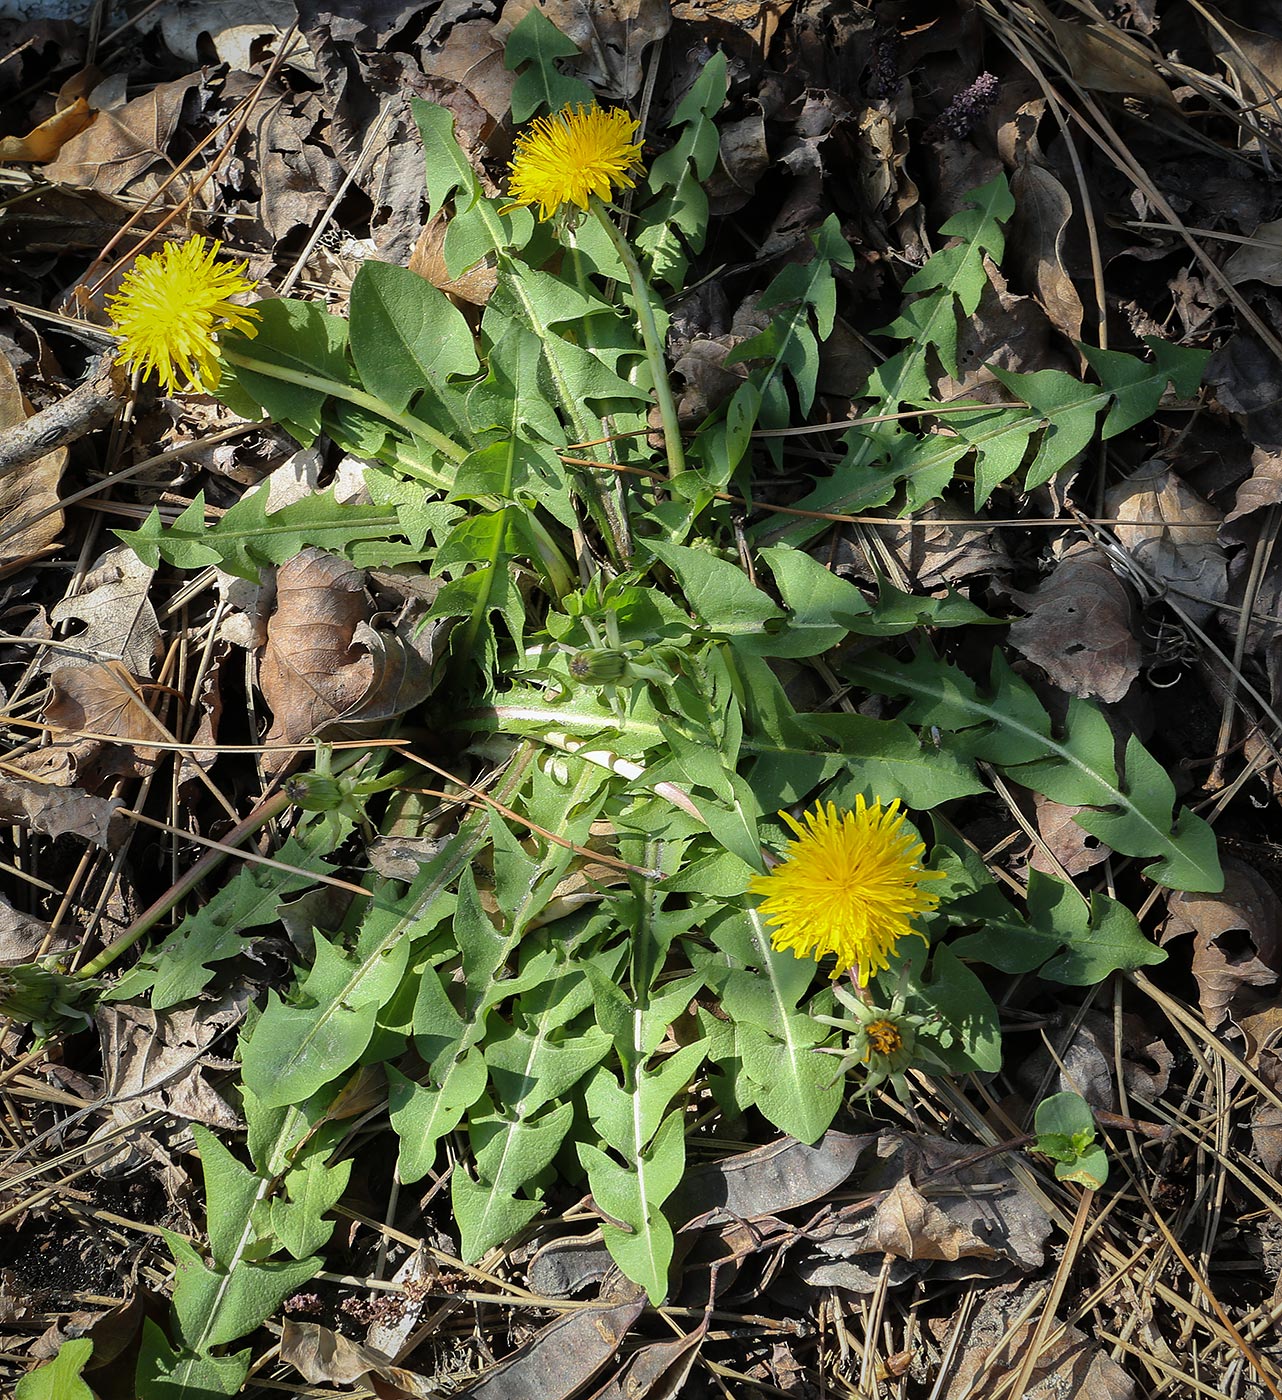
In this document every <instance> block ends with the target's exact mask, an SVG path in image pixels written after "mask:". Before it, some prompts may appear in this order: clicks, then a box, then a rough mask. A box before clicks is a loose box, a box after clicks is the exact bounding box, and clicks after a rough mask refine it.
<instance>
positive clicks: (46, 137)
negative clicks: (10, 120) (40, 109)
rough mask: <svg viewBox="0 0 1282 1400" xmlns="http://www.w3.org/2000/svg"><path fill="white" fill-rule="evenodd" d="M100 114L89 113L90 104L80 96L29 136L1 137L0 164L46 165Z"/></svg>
mask: <svg viewBox="0 0 1282 1400" xmlns="http://www.w3.org/2000/svg"><path fill="white" fill-rule="evenodd" d="M97 115H98V114H97V113H96V112H91V111H90V110H89V104H88V102H86V101H85V99H84V98H83V97H78V98H76V100H75V101H74V102H72V103H71V104H70V105H69V106H67V107H64V108H63V109H62V111H60V112H55V113H54V114H53V116H51V117H48V118H46V119H45V120H44V121H42V122H41V123H40V125H39V126H38V127H36V128H35V129H34V130H32V131H29V132H28V133H27V135H26V136H5V137H3V138H0V164H4V163H6V162H8V161H24V162H26V161H30V162H32V163H34V164H37V165H43V164H44V163H45V162H46V161H50V160H53V158H54V157H55V156H56V155H57V154H58V152H59V151H60V150H62V148H63V146H64V145H66V143H67V142H68V141H70V140H71V138H72V137H73V136H79V135H80V133H81V132H82V131H84V130H85V129H86V128H87V127H88V126H89V125H90V124H91V123H92V121H93V119H94V117H96V116H97Z"/></svg>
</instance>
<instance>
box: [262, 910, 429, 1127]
mask: <svg viewBox="0 0 1282 1400" xmlns="http://www.w3.org/2000/svg"><path fill="white" fill-rule="evenodd" d="M442 913H444V911H443V910H442ZM408 922H409V920H408V919H404V918H403V919H401V920H398V921H397V923H396V925H394V927H395V929H396V931H395V933H394V934H389V933H386V932H384V931H382V930H379V929H378V928H377V925H375V927H374V928H373V929H370V930H367V931H366V932H365V933H364V934H363V936H362V938H361V939H360V941H359V942H358V944H357V947H356V949H355V950H354V952H353V955H351V956H349V955H347V954H345V953H344V952H342V951H341V950H340V949H339V948H337V947H336V946H335V945H334V944H333V943H331V942H330V941H329V939H327V938H326V937H325V936H324V935H323V934H321V933H319V932H317V933H315V934H314V935H313V937H314V942H315V949H316V954H315V962H314V964H313V966H312V968H311V970H310V971H309V972H308V974H307V976H306V978H305V979H304V981H303V984H302V986H301V987H300V988H299V993H298V1001H297V1002H296V1003H295V1004H292V1005H291V1004H287V1003H285V1002H283V1001H281V999H280V997H279V996H278V995H277V994H276V993H275V992H274V991H273V992H270V993H269V994H268V999H267V1009H266V1010H265V1011H264V1012H263V1014H262V1016H261V1018H260V1019H259V1021H258V1023H257V1025H256V1026H255V1027H254V1031H253V1034H252V1035H251V1036H250V1037H249V1039H248V1040H247V1041H245V1042H243V1044H242V1047H241V1056H242V1060H243V1068H242V1073H243V1075H244V1079H245V1083H246V1084H247V1085H248V1086H249V1088H250V1089H251V1090H252V1092H253V1093H254V1094H255V1095H257V1097H258V1098H259V1100H260V1101H261V1102H262V1103H263V1104H264V1105H266V1106H268V1107H271V1106H273V1105H280V1104H288V1103H298V1102H300V1101H302V1100H303V1099H306V1098H308V1097H309V1096H310V1095H312V1094H313V1093H315V1092H316V1090H317V1089H319V1088H320V1087H321V1086H322V1085H323V1084H326V1083H328V1082H329V1081H330V1080H331V1079H334V1078H336V1077H337V1076H338V1075H340V1074H341V1073H342V1072H343V1071H344V1070H346V1069H350V1068H351V1066H352V1065H354V1064H355V1063H356V1061H357V1060H358V1059H359V1058H360V1056H361V1054H362V1053H363V1052H364V1050H365V1047H366V1046H367V1045H368V1044H369V1041H370V1037H371V1036H372V1035H373V1034H374V1023H375V1020H376V1019H377V1017H378V1012H379V1009H380V1008H381V1006H382V1005H383V1003H384V1002H385V1001H387V1000H389V999H390V998H391V996H392V994H393V993H394V992H395V990H396V988H397V986H398V985H399V984H400V980H401V978H402V977H403V976H404V974H405V969H406V967H407V965H408V962H409V954H410V940H409V939H408V938H405V937H404V936H403V935H404V930H405V925H406V924H407V923H408Z"/></svg>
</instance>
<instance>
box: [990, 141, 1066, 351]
mask: <svg viewBox="0 0 1282 1400" xmlns="http://www.w3.org/2000/svg"><path fill="white" fill-rule="evenodd" d="M1011 192H1012V193H1013V194H1014V196H1015V216H1014V218H1012V220H1011V224H1010V232H1009V234H1008V243H1007V248H1008V250H1009V251H1008V257H1009V258H1010V260H1011V266H1012V267H1014V268H1015V269H1016V271H1017V272H1018V273H1019V274H1020V276H1021V277H1022V278H1023V281H1024V284H1025V285H1026V286H1028V287H1031V288H1032V289H1033V294H1034V296H1036V298H1037V301H1038V303H1039V305H1040V306H1041V308H1042V310H1043V311H1045V313H1046V314H1047V316H1049V317H1050V319H1051V322H1052V324H1053V325H1054V326H1055V329H1056V330H1058V331H1061V332H1062V333H1063V334H1064V335H1066V336H1067V337H1068V338H1069V339H1070V340H1078V339H1080V338H1081V334H1082V299H1081V297H1079V296H1078V294H1077V288H1076V286H1075V285H1074V284H1073V279H1072V278H1071V277H1070V276H1069V275H1068V268H1067V267H1066V265H1065V262H1064V236H1065V232H1066V230H1067V228H1068V223H1069V220H1070V219H1071V218H1072V215H1073V201H1072V199H1071V198H1070V196H1069V193H1068V191H1067V190H1066V189H1065V188H1064V186H1063V185H1062V184H1061V183H1060V182H1059V180H1057V179H1056V178H1055V176H1054V175H1052V174H1051V172H1050V171H1049V170H1047V169H1046V167H1045V166H1043V165H1037V164H1034V163H1033V162H1032V161H1025V162H1024V163H1023V164H1021V165H1020V166H1019V168H1018V169H1017V170H1016V171H1015V173H1014V175H1013V176H1012V177H1011Z"/></svg>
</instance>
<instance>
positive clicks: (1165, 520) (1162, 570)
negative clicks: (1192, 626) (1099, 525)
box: [1104, 458, 1228, 623]
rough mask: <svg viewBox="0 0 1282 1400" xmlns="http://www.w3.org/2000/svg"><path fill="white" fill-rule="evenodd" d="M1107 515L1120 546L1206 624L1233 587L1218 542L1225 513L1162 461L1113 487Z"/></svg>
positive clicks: (1134, 472) (1146, 466)
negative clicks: (1222, 514)
mask: <svg viewBox="0 0 1282 1400" xmlns="http://www.w3.org/2000/svg"><path fill="white" fill-rule="evenodd" d="M1104 504H1105V507H1106V513H1107V514H1108V515H1109V516H1110V517H1111V518H1112V519H1114V520H1116V521H1117V522H1118V523H1117V524H1116V525H1115V526H1114V527H1113V531H1114V534H1116V536H1117V538H1118V541H1119V542H1120V543H1121V545H1122V546H1123V548H1125V549H1126V551H1127V552H1128V553H1129V554H1130V555H1131V557H1132V558H1133V559H1134V560H1135V562H1136V563H1137V564H1139V565H1140V567H1141V568H1142V569H1144V570H1145V572H1146V573H1148V574H1149V575H1150V576H1151V577H1152V578H1154V579H1156V580H1157V581H1158V582H1160V583H1162V584H1165V585H1166V586H1167V587H1169V588H1170V589H1171V591H1172V592H1173V593H1174V594H1176V596H1177V599H1178V601H1179V604H1180V606H1181V608H1183V609H1184V611H1186V612H1187V613H1188V614H1189V616H1190V617H1192V618H1193V620H1194V621H1195V622H1200V623H1204V622H1206V620H1207V619H1208V618H1209V617H1210V616H1211V615H1212V614H1213V613H1214V612H1215V610H1216V606H1217V604H1219V603H1222V602H1223V601H1224V598H1225V594H1226V591H1227V588H1228V556H1227V554H1226V552H1225V550H1224V547H1223V546H1222V545H1221V544H1220V543H1219V542H1218V541H1217V539H1216V529H1217V527H1218V526H1219V524H1220V522H1221V518H1222V517H1221V513H1220V512H1219V511H1218V510H1216V508H1215V507H1214V506H1212V505H1211V504H1210V503H1209V502H1207V501H1204V500H1203V499H1202V497H1201V496H1199V495H1198V494H1197V492H1196V491H1194V490H1193V488H1192V487H1190V486H1187V485H1185V483H1184V482H1183V481H1181V480H1180V478H1179V477H1178V476H1176V475H1175V473H1174V472H1173V471H1171V469H1170V468H1169V467H1168V466H1167V465H1166V463H1165V462H1163V461H1162V460H1161V459H1160V458H1154V459H1153V460H1152V461H1150V462H1145V463H1144V465H1143V466H1141V467H1138V468H1137V469H1136V470H1135V471H1133V472H1132V473H1131V474H1130V476H1128V477H1126V478H1125V479H1124V480H1122V481H1120V482H1118V483H1117V485H1116V486H1113V487H1110V488H1109V490H1108V492H1107V493H1106V495H1105V497H1104Z"/></svg>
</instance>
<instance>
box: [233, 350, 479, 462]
mask: <svg viewBox="0 0 1282 1400" xmlns="http://www.w3.org/2000/svg"><path fill="white" fill-rule="evenodd" d="M220 354H221V357H222V358H223V359H224V360H226V361H227V363H228V364H229V365H235V366H236V367H237V369H247V370H249V371H250V373H251V374H261V375H263V376H264V377H265V378H267V379H279V380H280V381H281V382H282V383H283V384H297V385H299V386H300V387H301V388H304V389H315V390H316V391H317V392H318V393H321V394H326V395H328V397H330V398H334V399H344V400H346V401H347V402H348V403H350V404H355V405H356V407H357V408H367V409H369V411H370V412H371V413H376V414H378V416H379V417H380V418H386V419H387V421H388V422H389V423H394V424H395V425H396V426H397V427H398V428H402V429H404V430H405V432H407V433H409V434H410V436H411V437H416V438H420V439H422V441H424V442H426V443H429V444H430V445H431V446H432V447H434V448H435V449H436V450H437V451H438V452H439V453H440V454H441V456H442V457H445V458H447V459H448V460H449V461H451V462H456V463H457V462H461V461H463V459H464V458H465V457H466V456H467V455H468V453H467V448H465V447H460V446H459V445H458V443H457V442H455V441H454V439H453V438H451V437H446V435H445V434H444V433H443V432H441V430H440V429H439V428H434V427H433V426H432V425H431V424H430V423H425V422H424V421H423V420H422V419H421V418H415V417H414V415H413V414H412V413H398V412H397V411H396V410H395V409H394V408H390V407H389V406H388V405H387V404H385V403H384V402H383V400H382V399H379V398H375V397H374V395H373V394H367V393H366V392H365V390H364V389H357V388H356V387H355V386H354V385H351V384H340V383H339V382H338V380H336V379H326V378H324V377H323V376H322V375H319V374H308V373H307V371H306V370H301V369H288V368H287V367H286V366H285V365H274V364H272V363H271V361H270V360H255V359H253V358H252V357H251V356H249V355H240V354H237V352H236V351H234V350H221V351H220Z"/></svg>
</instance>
